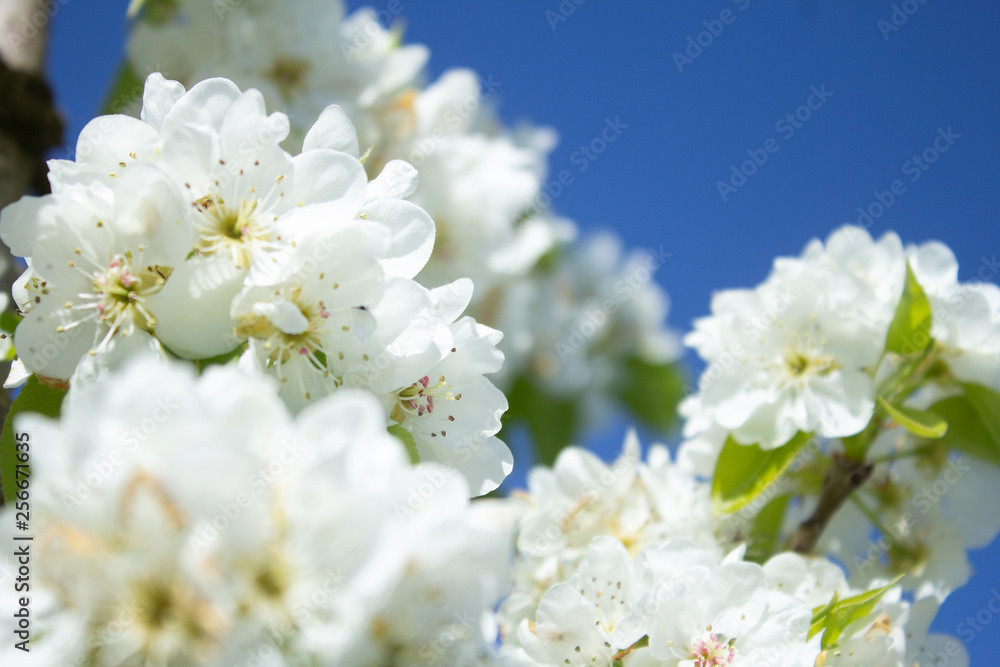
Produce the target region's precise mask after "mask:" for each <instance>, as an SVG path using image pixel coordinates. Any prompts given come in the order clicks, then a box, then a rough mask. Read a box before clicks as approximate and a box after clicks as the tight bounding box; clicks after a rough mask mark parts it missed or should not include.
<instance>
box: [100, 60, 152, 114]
mask: <svg viewBox="0 0 1000 667" xmlns="http://www.w3.org/2000/svg"><path fill="white" fill-rule="evenodd" d="M144 85H145V82H144V81H143V80H142V79H140V78H139V76H138V75H137V74H136V73H135V72H134V71H132V67H131V66H130V65H129V64H128V62H124V63H122V65H121V66H120V67H119V68H118V74H117V75H115V79H114V83H113V84H112V86H111V90H110V91H109V92H108V96H107V97H106V98H105V100H104V106H103V107H102V110H101V113H102V114H125V115H126V116H135V117H136V118H138V116H139V110H140V109H141V108H142V91H143V86H144Z"/></svg>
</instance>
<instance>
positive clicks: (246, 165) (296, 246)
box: [0, 74, 511, 494]
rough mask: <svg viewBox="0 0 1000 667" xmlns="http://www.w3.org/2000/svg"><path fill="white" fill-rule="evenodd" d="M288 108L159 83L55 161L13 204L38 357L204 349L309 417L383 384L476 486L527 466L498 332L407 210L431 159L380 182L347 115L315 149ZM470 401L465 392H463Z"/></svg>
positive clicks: (29, 343) (21, 333) (424, 225)
mask: <svg viewBox="0 0 1000 667" xmlns="http://www.w3.org/2000/svg"><path fill="white" fill-rule="evenodd" d="M288 131H289V122H288V118H287V117H286V116H285V115H284V114H281V113H274V114H271V115H268V114H267V113H266V111H265V105H264V100H263V97H262V95H261V93H260V92H258V91H256V90H248V91H246V92H241V91H240V89H239V88H238V87H237V86H236V85H235V84H233V83H232V82H231V81H229V80H227V79H209V80H206V81H203V82H201V83H199V84H197V85H195V86H194V87H193V88H191V90H189V91H185V89H184V87H183V86H182V85H181V84H179V83H176V82H173V81H168V80H166V79H164V78H163V77H162V76H160V75H159V74H153V75H150V77H149V79H148V80H147V83H146V89H145V96H144V100H143V109H142V117H141V119H134V118H130V117H127V116H105V117H101V118H98V119H96V120H94V121H92V122H91V123H90V124H88V125H87V127H86V128H85V129H84V130H83V132H82V133H81V135H80V139H79V141H78V143H77V158H76V160H75V161H62V160H56V161H52V162H51V163H50V180H51V183H52V194H51V195H46V196H44V197H26V198H24V199H22V200H21V201H20V202H17V203H16V204H14V205H12V206H10V207H8V208H7V209H5V210H4V212H3V216H2V219H0V237H2V238H3V240H4V242H5V243H7V244H8V245H9V246H10V248H11V249H12V251H13V252H14V254H16V255H18V256H20V257H24V258H25V259H26V261H27V262H28V266H29V268H28V270H27V271H26V272H25V273H24V275H23V276H22V277H21V278H20V279H19V281H18V283H17V285H16V286H15V297H16V300H17V304H18V307H19V308H20V310H21V312H22V313H23V314H24V315H25V319H24V321H23V322H22V323H21V324H20V325H19V326H18V328H17V332H16V334H15V344H16V347H17V350H18V354H19V359H20V362H21V364H23V368H24V370H25V371H26V372H28V373H35V374H37V375H39V376H42V377H46V378H49V379H54V380H60V381H67V380H70V381H72V383H74V384H75V383H81V382H88V381H92V380H93V379H94V378H98V377H101V376H103V375H105V374H106V373H107V372H109V370H113V369H115V368H117V367H118V366H119V365H120V364H121V363H122V361H123V360H124V359H126V358H128V357H130V356H133V355H134V354H136V353H138V352H139V351H142V350H151V351H153V352H155V353H157V354H160V355H167V356H175V357H180V358H184V359H191V360H198V361H204V360H213V359H226V358H233V357H236V356H238V355H242V357H241V363H244V364H246V365H248V366H254V367H256V368H259V369H261V370H263V371H265V372H266V373H268V374H270V375H273V376H275V377H276V378H277V379H278V381H279V394H280V396H281V398H282V399H283V400H284V401H285V403H286V404H287V405H288V407H289V408H290V409H291V410H292V411H294V412H297V411H299V410H302V409H304V408H305V407H307V406H308V405H310V404H312V403H314V402H315V401H318V400H320V399H322V398H323V397H324V396H326V395H329V394H331V393H333V392H335V391H336V390H338V389H340V388H343V387H355V388H363V389H368V390H370V391H372V392H374V393H375V394H376V395H377V396H378V397H379V399H380V400H381V402H382V404H383V405H384V407H385V411H386V414H387V416H388V423H389V424H390V425H392V424H394V425H398V426H400V427H402V428H403V429H405V430H406V431H407V432H409V434H410V436H411V437H412V438H413V440H414V445H415V448H416V454H418V455H419V456H420V457H422V458H424V459H427V460H435V461H441V462H444V463H447V464H449V465H452V466H455V467H457V468H458V469H460V470H461V471H462V472H463V473H464V474H465V475H466V477H467V479H468V480H469V483H470V486H471V487H472V491H473V493H475V494H481V493H486V492H488V491H490V490H492V489H494V488H496V486H497V485H498V484H499V483H500V482H501V481H502V480H503V478H504V477H505V476H506V475H507V473H508V472H509V471H510V468H511V457H510V452H509V451H508V450H507V447H506V446H505V445H504V444H503V443H502V442H500V441H499V440H497V439H496V437H495V434H496V433H497V431H499V429H500V421H499V417H500V415H501V414H502V413H503V411H504V410H505V409H506V407H507V405H506V399H505V398H504V396H503V394H502V393H500V391H499V390H497V389H496V388H495V387H494V386H493V385H492V384H491V383H490V382H489V380H487V379H486V378H485V377H484V374H488V373H492V372H494V371H497V370H498V369H499V368H500V365H501V363H502V361H503V356H502V354H501V353H500V352H499V351H497V349H496V343H497V342H498V341H499V339H500V334H499V332H497V331H495V330H493V329H491V328H489V327H486V326H483V325H480V324H478V323H477V322H476V321H475V320H473V319H472V318H470V317H463V316H462V312H463V310H464V309H465V307H466V306H467V305H468V303H469V300H470V298H471V294H472V285H471V283H470V282H469V281H468V280H458V281H455V282H452V283H448V284H445V285H442V286H440V287H438V288H436V289H433V290H430V289H427V288H426V287H424V286H422V285H421V284H420V283H418V282H416V281H415V280H414V279H413V278H414V276H415V275H416V274H417V273H418V272H419V271H420V270H421V269H422V268H423V266H424V264H425V263H426V261H427V259H428V257H429V256H430V253H431V249H432V247H433V244H434V223H433V221H432V220H431V218H430V217H429V216H428V215H427V213H426V212H425V211H424V210H423V209H421V208H420V207H419V206H417V205H415V204H413V203H411V202H408V201H405V200H404V198H405V197H406V196H408V195H409V194H411V193H412V192H413V190H414V188H415V187H416V184H417V174H416V171H415V170H414V169H413V167H412V166H410V165H408V164H406V163H404V162H400V161H391V162H389V163H387V164H385V166H384V167H383V168H382V170H381V172H380V173H379V174H378V176H377V177H376V178H374V179H373V180H371V181H369V180H368V177H367V174H366V172H365V169H364V165H363V161H362V159H361V158H359V147H358V141H357V136H356V134H355V131H354V128H353V126H352V124H351V122H350V121H349V120H348V119H347V117H346V116H345V114H344V111H343V110H342V109H341V108H340V107H337V106H330V107H328V108H326V109H325V110H324V111H323V112H322V113H321V114H320V116H319V119H318V120H317V121H316V123H315V124H314V125H313V126H312V127H311V128H310V129H309V131H308V132H307V133H306V135H305V138H304V140H303V148H302V151H301V152H300V153H298V154H297V155H294V156H293V155H290V154H289V153H287V152H286V151H285V150H283V149H282V148H281V146H280V143H281V142H282V141H283V140H284V139H285V138H286V136H287V135H288ZM463 399H464V400H463Z"/></svg>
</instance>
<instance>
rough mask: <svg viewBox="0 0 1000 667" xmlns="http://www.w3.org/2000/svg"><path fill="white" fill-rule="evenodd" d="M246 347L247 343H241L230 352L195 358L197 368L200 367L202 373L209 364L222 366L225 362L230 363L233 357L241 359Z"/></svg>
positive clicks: (199, 370)
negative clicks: (206, 357)
mask: <svg viewBox="0 0 1000 667" xmlns="http://www.w3.org/2000/svg"><path fill="white" fill-rule="evenodd" d="M245 349H246V344H243V343H241V344H240V345H237V346H236V347H235V348H233V349H232V350H230V351H229V352H224V353H222V354H220V355H218V356H215V357H210V358H209V359H195V362H194V365H195V368H197V369H198V373H202V372H204V370H205V369H206V368H208V367H209V366H222V365H223V364H228V363H229V362H230V361H232V360H233V359H239V357H240V355H241V354H243V351H244V350H245Z"/></svg>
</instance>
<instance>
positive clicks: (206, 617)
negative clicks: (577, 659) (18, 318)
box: [0, 357, 511, 667]
mask: <svg viewBox="0 0 1000 667" xmlns="http://www.w3.org/2000/svg"><path fill="white" fill-rule="evenodd" d="M273 385H274V380H273V379H272V378H268V377H266V376H263V375H261V374H258V373H247V372H245V371H243V370H241V369H239V368H238V367H236V366H225V367H215V368H212V369H209V370H208V371H207V372H205V373H204V374H203V375H202V376H201V377H200V378H196V376H195V373H194V369H192V368H191V367H190V366H187V365H181V364H178V363H177V362H172V363H170V364H167V363H164V362H163V361H162V360H157V359H149V358H142V357H140V358H137V359H135V360H132V361H130V362H129V363H128V364H126V367H125V368H124V369H123V370H122V371H121V372H115V373H112V374H111V375H110V376H109V377H108V378H106V379H103V380H99V381H97V382H94V383H91V384H88V385H86V386H83V387H75V388H74V389H73V391H72V392H70V394H69V395H68V396H67V399H66V404H65V405H64V406H63V411H62V418H61V420H60V421H58V422H54V421H50V420H48V419H44V418H41V417H37V416H29V417H25V418H23V419H20V420H19V421H18V425H19V428H23V429H25V430H26V431H27V432H29V433H30V434H31V437H32V438H33V439H34V440H35V441H37V442H39V443H44V446H41V445H40V446H39V447H38V448H37V449H36V450H35V452H34V456H33V458H32V477H33V479H34V478H37V482H36V483H34V484H33V486H32V495H31V497H32V512H31V516H32V529H33V532H34V542H33V543H32V554H33V558H34V559H33V563H34V569H33V572H32V580H31V587H32V588H31V590H32V599H33V603H34V605H35V606H34V607H33V612H32V613H33V618H32V623H33V625H32V628H33V636H34V637H35V641H33V643H32V644H31V656H32V657H34V658H37V659H38V660H39V662H37V664H53V665H54V664H60V665H64V664H87V665H135V664H159V665H190V664H199V665H220V666H227V667H228V666H231V665H237V664H239V665H243V664H351V665H384V664H389V663H392V664H428V663H431V664H463V665H473V664H479V662H480V661H481V660H487V659H488V658H489V657H490V656H491V655H492V651H491V647H490V646H491V643H492V642H493V637H492V636H490V634H489V631H488V628H489V626H490V623H489V622H488V621H489V619H490V617H491V613H492V612H491V609H492V608H493V606H495V604H496V603H497V601H498V600H499V599H500V597H501V596H502V595H503V594H504V592H505V586H506V585H507V583H506V582H507V580H508V578H509V573H508V569H509V567H510V566H509V551H510V543H511V542H510V522H509V520H507V519H506V518H505V516H504V514H503V513H502V512H501V511H499V510H498V509H497V508H494V507H492V506H491V505H490V504H489V503H476V504H474V505H471V504H470V502H469V500H468V497H469V492H470V489H469V487H468V484H467V483H466V481H465V479H464V478H463V477H462V476H461V475H459V474H458V473H457V472H454V471H453V470H449V469H448V468H446V467H444V466H441V465H440V464H436V463H426V464H421V465H419V466H412V465H410V462H409V458H408V456H407V454H406V450H405V448H404V446H403V444H402V443H401V442H399V441H398V440H396V439H395V438H393V437H392V436H390V435H389V434H388V433H386V430H385V425H384V417H383V411H382V408H381V406H380V405H379V404H378V402H377V401H376V400H375V399H374V398H373V397H371V396H370V395H368V394H367V393H365V392H359V391H354V390H345V391H343V392H338V393H337V394H335V395H333V396H330V397H327V398H324V399H320V400H317V401H316V402H315V403H313V404H311V405H310V406H309V407H307V408H306V409H304V410H303V411H302V412H301V413H299V414H298V415H297V416H293V415H292V414H291V413H289V412H288V410H287V409H286V408H285V407H284V406H283V405H282V404H281V402H280V401H276V400H275V398H274V396H275V387H274V386H273ZM220 471H225V474H220ZM3 526H4V529H5V530H6V529H9V528H11V527H12V526H13V522H12V521H5V522H4V523H3ZM8 543H9V537H8ZM12 594H13V587H10V586H4V587H3V592H2V594H0V595H2V596H3V597H2V598H0V599H2V600H4V603H5V604H4V608H5V609H7V608H9V607H8V605H7V604H6V603H7V602H9V601H10V600H9V596H10V595H12ZM36 653H40V655H37V656H36ZM19 655H20V653H19V652H18V651H17V650H16V649H15V648H13V647H12V643H11V642H9V641H7V642H4V645H3V647H2V648H0V656H2V657H0V660H2V661H3V662H4V664H22V663H21V662H20V657H18V656H19ZM32 664H36V663H32Z"/></svg>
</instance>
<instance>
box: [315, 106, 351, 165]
mask: <svg viewBox="0 0 1000 667" xmlns="http://www.w3.org/2000/svg"><path fill="white" fill-rule="evenodd" d="M316 148H329V149H331V150H335V151H341V152H343V153H347V154H348V155H352V156H354V157H357V156H358V155H359V153H360V150H359V148H358V133H357V131H356V130H355V129H354V125H353V124H352V123H351V120H350V119H349V118H348V117H347V114H346V113H344V110H343V109H341V108H340V107H339V106H337V105H336V104H334V105H331V106H328V107H327V108H326V109H324V110H323V113H321V114H320V116H319V118H318V119H317V120H316V123H315V124H314V125H313V126H312V127H311V128H310V129H309V132H307V133H306V138H305V140H304V141H303V142H302V152H303V153H304V152H307V151H311V150H314V149H316Z"/></svg>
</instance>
